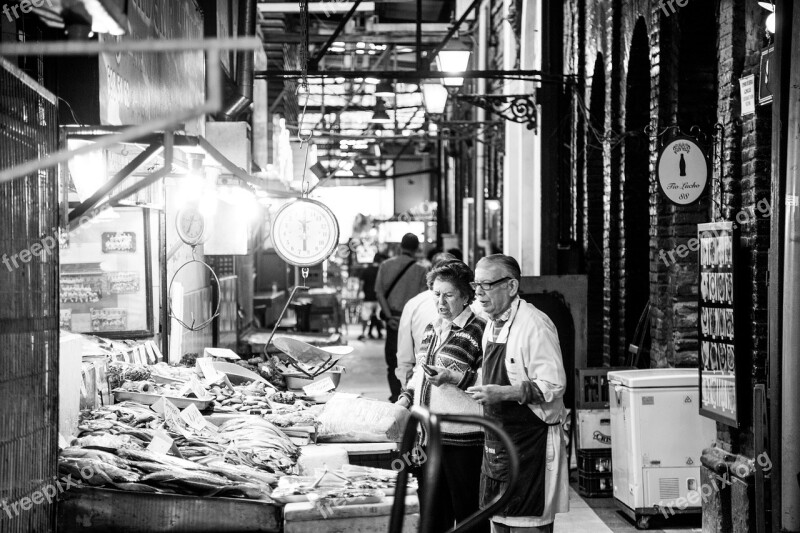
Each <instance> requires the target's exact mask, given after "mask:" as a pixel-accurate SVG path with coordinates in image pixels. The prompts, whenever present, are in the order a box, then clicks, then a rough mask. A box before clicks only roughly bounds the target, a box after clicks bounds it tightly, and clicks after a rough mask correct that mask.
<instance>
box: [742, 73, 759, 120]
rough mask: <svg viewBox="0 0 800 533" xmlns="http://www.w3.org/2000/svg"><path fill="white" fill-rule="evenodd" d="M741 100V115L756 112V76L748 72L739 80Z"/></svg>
mask: <svg viewBox="0 0 800 533" xmlns="http://www.w3.org/2000/svg"><path fill="white" fill-rule="evenodd" d="M739 91H740V94H741V101H742V116H745V115H752V114H753V113H755V112H756V77H755V76H753V75H752V74H750V75H749V76H745V77H744V78H742V79H740V80H739Z"/></svg>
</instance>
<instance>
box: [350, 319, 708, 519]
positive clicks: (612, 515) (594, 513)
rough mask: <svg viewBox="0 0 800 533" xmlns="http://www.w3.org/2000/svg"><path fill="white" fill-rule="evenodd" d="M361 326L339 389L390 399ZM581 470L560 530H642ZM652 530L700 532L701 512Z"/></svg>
mask: <svg viewBox="0 0 800 533" xmlns="http://www.w3.org/2000/svg"><path fill="white" fill-rule="evenodd" d="M360 331H361V327H360V326H358V325H350V326H349V328H348V331H347V332H346V337H347V339H348V344H349V345H351V346H353V347H354V348H355V349H354V351H353V353H351V354H350V355H348V356H346V357H343V358H342V359H341V360H340V362H339V364H340V365H342V366H344V367H345V368H346V369H347V370H346V372H345V373H344V375H343V376H342V381H341V383H340V385H339V388H338V389H337V390H338V391H340V392H352V393H358V394H361V395H363V396H366V397H368V398H376V399H379V400H384V401H385V400H387V399H388V397H389V386H388V384H387V381H386V364H385V362H384V356H383V343H384V341H383V340H377V339H376V340H371V339H367V340H365V341H359V340H357V337H358V334H359V333H360ZM576 476H577V474H576V473H575V472H574V471H573V472H572V473H571V476H570V477H571V480H572V483H571V485H572V486H571V488H570V511H569V513H567V514H560V515H557V517H556V524H555V532H556V533H562V532H563V533H567V532H568V533H583V532H586V533H608V532H613V533H629V532H634V531H638V530H637V529H636V528H635V527H634V524H633V522H632V521H631V520H629V519H628V518H627V517H625V516H624V515H623V514H621V513H620V512H619V511H618V510H617V508H616V505H615V503H614V499H613V498H583V497H581V496H580V495H579V494H578V492H577V488H578V487H577V481H576V479H577V478H576ZM651 524H652V529H650V530H649V531H652V532H656V533H658V532H661V531H664V532H670V533H671V532H676V531H692V532H699V531H701V529H700V516H699V515H697V516H674V517H671V518H670V519H669V520H665V519H661V520H656V519H654V520H653V522H652V523H651Z"/></svg>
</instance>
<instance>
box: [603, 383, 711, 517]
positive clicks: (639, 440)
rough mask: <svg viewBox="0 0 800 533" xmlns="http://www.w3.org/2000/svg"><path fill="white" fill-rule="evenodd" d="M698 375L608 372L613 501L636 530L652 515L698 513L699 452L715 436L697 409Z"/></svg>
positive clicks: (708, 444) (699, 507)
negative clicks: (630, 520) (634, 524)
mask: <svg viewBox="0 0 800 533" xmlns="http://www.w3.org/2000/svg"><path fill="white" fill-rule="evenodd" d="M697 373H698V370H697V369H691V368H687V369H683V368H680V369H679V368H653V369H647V370H622V371H616V372H609V374H608V386H609V395H608V399H609V404H610V410H611V413H610V414H611V450H612V451H611V457H612V461H611V462H612V473H613V486H614V499H615V501H616V502H617V505H618V506H619V507H620V509H621V510H622V511H623V512H625V513H626V514H628V515H629V516H631V517H632V518H633V519H634V520H636V522H637V525H638V526H639V527H640V528H647V527H648V525H649V520H650V517H651V516H652V515H655V514H663V515H664V516H671V515H672V514H678V513H686V512H700V511H701V506H702V500H701V499H700V498H699V490H700V456H701V455H702V453H703V450H704V449H705V448H708V447H710V446H711V445H712V444H713V443H714V441H715V440H716V424H715V422H714V421H713V420H711V419H708V418H705V417H702V416H700V414H699V413H698V408H699V401H700V400H699V395H698V390H697V388H698V381H699V378H698V374H697ZM695 496H697V498H696V497H695ZM681 498H684V499H685V500H681ZM687 503H688V505H687Z"/></svg>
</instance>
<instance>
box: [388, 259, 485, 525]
mask: <svg viewBox="0 0 800 533" xmlns="http://www.w3.org/2000/svg"><path fill="white" fill-rule="evenodd" d="M473 280H474V273H473V272H472V270H471V269H470V268H469V267H468V266H467V265H465V264H464V263H462V262H461V261H449V262H447V263H444V264H441V265H439V266H437V267H436V268H434V269H433V270H432V271H431V272H430V273H429V274H428V280H427V281H428V286H429V287H430V288H431V290H432V291H433V296H434V299H435V302H436V308H437V312H438V317H437V318H436V320H434V321H433V322H432V323H431V324H429V325H428V327H427V328H426V330H425V334H424V336H423V340H422V344H421V346H420V350H419V351H418V352H417V354H416V358H417V363H416V366H415V367H414V374H413V376H412V377H411V379H410V380H409V382H408V387H407V389H406V390H405V391H403V393H402V394H401V395H400V399H399V400H398V402H397V403H398V404H400V405H403V406H404V407H409V406H411V405H419V406H423V407H426V408H427V409H428V410H430V411H431V412H432V413H441V414H444V413H446V414H464V415H480V414H481V408H480V406H479V405H478V404H477V403H476V402H475V400H473V399H472V397H471V396H470V395H468V394H467V393H466V392H465V391H466V389H467V387H470V386H472V385H474V384H475V378H476V375H477V371H478V368H479V367H480V366H481V360H482V349H481V339H482V338H483V330H484V328H485V327H486V320H485V319H483V318H481V317H478V316H476V315H475V314H474V313H473V312H472V310H471V309H470V307H469V304H470V303H472V301H473V300H474V299H475V290H474V289H473V288H472V287H471V286H470V283H472V281H473ZM441 435H442V473H441V476H440V477H439V483H438V487H437V490H436V495H435V498H434V501H435V502H436V503H435V509H433V510H428V511H426V510H425V509H423V510H422V512H433V513H434V515H435V516H436V519H435V524H434V526H433V530H434V531H437V532H439V531H447V530H448V529H451V528H452V527H453V525H454V522H461V521H463V520H464V519H466V518H467V517H469V516H470V515H471V514H473V513H474V512H476V511H477V510H478V506H479V489H480V471H481V460H482V457H483V431H482V430H481V428H480V427H478V426H471V425H464V424H453V423H443V424H442V426H441ZM419 445H421V446H422V447H423V448H424V446H425V445H426V439H425V435H424V433H421V434H420V436H419ZM423 457H426V455H423ZM488 530H489V528H488V522H487V523H485V524H481V525H480V526H479V527H475V528H473V529H471V530H470V531H473V532H479V531H480V532H484V531H488Z"/></svg>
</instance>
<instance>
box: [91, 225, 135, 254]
mask: <svg viewBox="0 0 800 533" xmlns="http://www.w3.org/2000/svg"><path fill="white" fill-rule="evenodd" d="M100 242H101V245H102V248H103V253H104V254H114V253H133V252H135V251H136V234H135V233H134V232H132V231H104V232H103V234H102V236H101V241H100Z"/></svg>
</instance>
